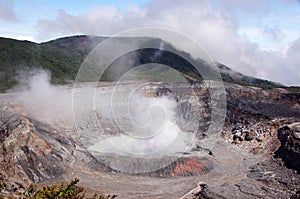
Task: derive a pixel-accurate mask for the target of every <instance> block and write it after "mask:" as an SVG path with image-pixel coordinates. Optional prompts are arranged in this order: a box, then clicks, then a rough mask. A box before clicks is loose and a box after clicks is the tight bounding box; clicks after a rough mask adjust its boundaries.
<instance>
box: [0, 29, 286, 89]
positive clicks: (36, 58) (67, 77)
mask: <svg viewBox="0 0 300 199" xmlns="http://www.w3.org/2000/svg"><path fill="white" fill-rule="evenodd" d="M107 38H108V37H101V36H88V35H76V36H70V37H63V38H58V39H54V40H50V41H47V42H42V43H35V42H30V41H20V40H14V39H9V38H1V37H0V57H1V59H0V70H1V73H0V91H5V90H7V89H10V88H12V87H14V86H15V85H17V79H16V75H17V73H18V71H23V70H25V71H26V70H30V69H34V68H42V69H46V70H48V71H50V72H51V75H52V80H51V81H52V83H56V84H63V83H66V82H69V81H73V80H74V79H75V77H76V74H77V71H78V69H79V67H80V65H81V63H82V62H83V61H84V59H85V57H86V56H87V55H88V54H89V53H90V52H91V51H92V49H93V48H94V47H96V46H97V45H98V44H99V43H101V42H102V41H104V40H105V39H107ZM125 39H132V40H134V39H136V38H125ZM153 39H154V40H153V41H156V42H157V41H158V42H161V40H159V39H156V38H153ZM163 42H164V41H163ZM165 44H167V45H171V44H168V43H166V42H165ZM174 49H175V48H174ZM157 51H158V50H157V49H146V50H145V49H143V50H140V51H139V52H138V53H139V56H138V57H139V60H138V61H137V63H136V65H138V64H145V63H149V62H157V63H161V64H165V65H168V66H170V65H171V66H172V67H174V68H175V69H177V70H179V71H180V72H181V73H183V74H184V75H185V77H191V78H190V80H193V79H201V77H200V75H199V74H197V71H196V70H195V69H193V67H192V66H189V63H187V61H186V60H184V59H181V58H180V57H179V56H175V55H174V53H173V54H172V53H170V52H168V51H165V52H163V53H164V56H161V57H160V58H157V59H158V60H153V59H152V58H151V59H150V57H151V56H153V54H155V53H157ZM177 51H178V50H177ZM181 53H182V52H181ZM186 54H187V56H190V55H189V54H188V53H186ZM170 60H173V61H171V62H170ZM199 64H201V63H199ZM216 64H217V66H218V68H219V70H220V72H221V77H222V79H223V81H224V82H228V83H234V84H240V85H245V86H256V87H262V88H275V87H285V86H283V85H281V84H278V83H275V82H272V81H268V80H263V79H259V78H254V77H249V76H246V75H243V74H241V73H238V72H235V71H233V70H231V69H230V68H229V67H228V66H225V65H224V64H221V63H216ZM128 67H129V68H128ZM128 67H127V68H124V67H123V68H122V70H126V69H130V67H132V66H128ZM201 67H202V66H201ZM204 70H205V69H204ZM120 75H121V74H120ZM112 76H113V77H114V78H115V75H114V74H113V75H112V74H109V71H108V73H107V75H106V76H105V77H104V78H103V79H102V80H106V81H111V80H112V79H111V78H112Z"/></svg>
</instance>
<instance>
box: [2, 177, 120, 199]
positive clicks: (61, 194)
mask: <svg viewBox="0 0 300 199" xmlns="http://www.w3.org/2000/svg"><path fill="white" fill-rule="evenodd" d="M78 182H79V179H77V178H75V179H74V180H72V181H71V182H70V183H68V184H64V183H62V184H61V185H59V186H57V185H50V186H44V187H43V188H41V189H38V188H37V186H36V185H35V184H32V185H30V186H29V187H28V188H24V187H23V189H24V190H25V191H20V190H18V189H14V190H13V192H12V193H10V196H6V198H7V197H9V198H19V199H44V198H45V199H84V198H87V199H114V198H116V197H117V196H116V195H107V196H105V195H103V194H100V195H97V194H95V195H94V196H93V197H89V198H88V197H85V189H84V188H82V187H79V186H77V183H78ZM5 188H6V187H5V184H4V182H3V181H1V180H0V199H2V198H4V196H3V195H2V193H1V192H2V191H3V190H4V189H5ZM13 195H19V196H18V197H14V196H13Z"/></svg>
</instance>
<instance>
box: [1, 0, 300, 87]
mask: <svg viewBox="0 0 300 199" xmlns="http://www.w3.org/2000/svg"><path fill="white" fill-rule="evenodd" d="M146 26H148V27H149V26H155V27H163V28H169V29H174V30H176V31H179V32H182V33H183V34H186V35H187V36H189V37H192V39H194V40H196V41H197V42H198V43H200V44H202V45H203V46H204V47H205V49H206V50H207V51H208V52H209V54H210V55H211V57H212V58H213V59H215V60H216V61H219V62H221V63H224V64H226V65H228V66H230V67H231V68H233V69H234V70H237V71H239V72H242V73H245V74H247V75H252V76H256V77H260V78H265V79H269V80H273V81H277V82H281V83H284V84H288V85H295V84H297V85H300V69H299V65H300V61H299V58H298V56H297V53H295V50H296V51H297V50H299V54H300V47H299V46H300V1H299V0H85V1H74V0H73V1H70V0H62V1H58V0H0V27H1V28H0V36H1V37H9V38H15V39H20V40H31V41H36V42H44V41H48V40H51V39H55V38H58V37H62V36H70V35H75V34H89V35H101V36H104V35H105V36H109V35H113V34H117V33H118V32H121V31H124V30H126V29H131V28H139V27H146ZM258 58H259V59H258ZM258 60H259V62H258ZM287 76H289V78H286V77H287Z"/></svg>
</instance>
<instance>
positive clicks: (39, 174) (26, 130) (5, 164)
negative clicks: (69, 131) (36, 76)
mask: <svg viewBox="0 0 300 199" xmlns="http://www.w3.org/2000/svg"><path fill="white" fill-rule="evenodd" d="M0 126H1V129H0V141H1V145H0V151H1V154H0V164H1V167H0V168H1V178H2V179H4V181H5V182H9V183H11V184H10V186H7V187H10V188H12V187H11V186H18V185H22V184H23V185H24V184H25V185H26V184H29V183H33V182H34V183H40V182H43V181H45V180H50V179H57V178H59V177H61V176H62V175H63V174H65V173H66V169H67V167H66V165H67V164H70V162H71V161H73V160H74V157H73V155H72V150H74V145H72V142H71V141H70V140H68V138H66V137H63V136H61V135H59V134H58V132H56V131H55V130H54V129H53V128H51V127H49V126H45V125H43V124H41V123H38V122H35V124H33V123H32V122H31V121H30V119H28V118H26V117H24V116H20V115H17V114H13V113H9V112H5V111H0Z"/></svg>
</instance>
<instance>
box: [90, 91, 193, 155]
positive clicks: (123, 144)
mask: <svg viewBox="0 0 300 199" xmlns="http://www.w3.org/2000/svg"><path fill="white" fill-rule="evenodd" d="M99 98H101V95H100V96H99ZM123 99H126V96H124V97H123ZM120 102H121V103H120ZM120 102H119V103H118V102H115V103H117V104H114V103H113V104H112V105H113V108H112V110H113V116H114V117H115V118H116V123H117V124H118V126H119V127H120V128H121V130H122V131H123V134H120V135H118V136H113V137H109V138H107V139H104V140H101V141H100V142H98V143H96V144H94V145H92V146H90V147H89V148H88V149H89V150H92V151H98V152H104V153H117V154H121V155H126V156H138V157H143V158H154V157H161V156H164V155H169V154H174V153H176V152H186V151H188V150H189V148H190V147H191V144H192V141H193V134H192V133H187V132H184V131H182V130H181V129H180V127H179V126H178V124H177V121H178V118H177V115H176V113H177V111H176V108H178V107H177V104H176V101H175V99H174V98H170V97H168V96H161V97H144V96H143V95H142V94H141V93H135V94H133V95H132V96H131V98H130V100H129V102H127V101H126V100H123V103H122V101H120ZM99 109H100V115H104V114H101V107H99ZM124 118H126V119H127V118H128V120H126V119H124ZM124 123H125V124H124ZM126 125H128V126H129V128H128V127H127V128H126V127H125V126H126Z"/></svg>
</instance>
